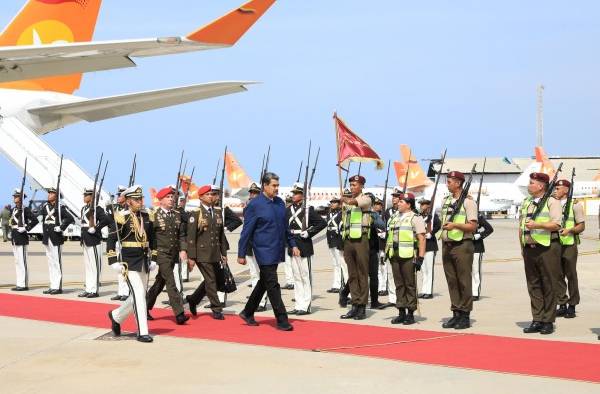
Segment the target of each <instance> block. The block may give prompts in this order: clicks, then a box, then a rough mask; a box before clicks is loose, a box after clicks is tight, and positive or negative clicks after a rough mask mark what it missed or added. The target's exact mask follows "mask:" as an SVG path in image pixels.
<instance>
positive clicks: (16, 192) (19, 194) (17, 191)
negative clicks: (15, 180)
mask: <svg viewBox="0 0 600 394" xmlns="http://www.w3.org/2000/svg"><path fill="white" fill-rule="evenodd" d="M12 196H13V197H17V196H19V197H20V196H21V189H19V188H15V190H13V194H12ZM25 197H27V194H25V192H23V198H25Z"/></svg>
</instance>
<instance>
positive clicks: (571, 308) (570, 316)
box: [565, 305, 577, 319]
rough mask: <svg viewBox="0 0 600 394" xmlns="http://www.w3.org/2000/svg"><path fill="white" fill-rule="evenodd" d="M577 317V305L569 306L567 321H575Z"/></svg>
mask: <svg viewBox="0 0 600 394" xmlns="http://www.w3.org/2000/svg"><path fill="white" fill-rule="evenodd" d="M575 316H577V315H576V314H575V305H569V306H568V308H567V311H566V312H565V319H573V318H574V317H575Z"/></svg>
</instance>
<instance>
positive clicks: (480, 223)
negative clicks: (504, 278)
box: [471, 213, 494, 301]
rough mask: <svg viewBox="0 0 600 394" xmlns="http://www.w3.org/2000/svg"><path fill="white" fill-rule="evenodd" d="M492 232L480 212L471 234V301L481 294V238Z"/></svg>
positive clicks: (482, 251)
mask: <svg viewBox="0 0 600 394" xmlns="http://www.w3.org/2000/svg"><path fill="white" fill-rule="evenodd" d="M493 232H494V228H493V227H492V225H491V224H490V223H489V222H488V221H487V220H486V218H485V217H484V216H483V215H482V214H481V213H480V214H479V216H478V217H477V230H476V231H475V234H473V269H472V271H471V272H472V276H473V283H472V287H473V301H479V296H480V295H481V276H482V273H481V264H482V262H483V254H484V253H485V245H484V244H483V240H484V239H485V238H487V237H488V236H489V235H490V234H491V233H493Z"/></svg>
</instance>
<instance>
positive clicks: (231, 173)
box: [225, 151, 252, 191]
mask: <svg viewBox="0 0 600 394" xmlns="http://www.w3.org/2000/svg"><path fill="white" fill-rule="evenodd" d="M225 172H226V173H227V182H228V183H229V188H230V189H231V190H232V191H233V190H236V189H242V188H246V187H250V184H251V183H252V180H250V177H248V174H246V171H244V169H243V168H242V166H241V165H240V163H239V162H238V161H237V160H236V159H235V157H234V156H233V153H231V152H229V151H228V152H227V155H226V156H225Z"/></svg>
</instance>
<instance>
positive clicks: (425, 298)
mask: <svg viewBox="0 0 600 394" xmlns="http://www.w3.org/2000/svg"><path fill="white" fill-rule="evenodd" d="M421 298H422V299H424V300H430V299H432V298H433V294H423V296H422V297H421Z"/></svg>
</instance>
